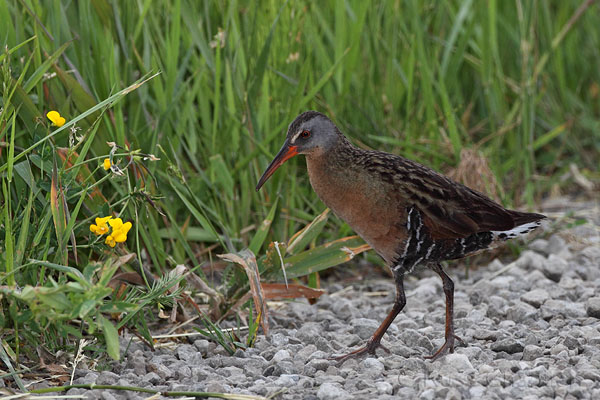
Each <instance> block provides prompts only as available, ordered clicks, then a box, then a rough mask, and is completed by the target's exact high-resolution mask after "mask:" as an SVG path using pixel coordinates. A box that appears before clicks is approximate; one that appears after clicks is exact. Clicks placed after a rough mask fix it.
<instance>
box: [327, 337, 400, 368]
mask: <svg viewBox="0 0 600 400" xmlns="http://www.w3.org/2000/svg"><path fill="white" fill-rule="evenodd" d="M378 347H381V348H382V349H383V350H385V352H386V353H388V354H389V353H390V351H389V350H388V348H387V347H385V346H384V345H382V344H381V342H380V341H379V340H373V338H371V339H369V341H368V342H367V343H366V344H365V345H364V346H362V347H360V348H358V349H356V350H354V351H352V352H350V353H348V354H344V355H343V356H338V357H330V358H328V360H330V361H337V362H339V363H342V362H344V361H346V360H347V359H349V358H352V357H358V356H361V355H363V354H365V353H369V354H375V350H376V349H377V348H378Z"/></svg>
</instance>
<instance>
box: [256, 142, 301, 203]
mask: <svg viewBox="0 0 600 400" xmlns="http://www.w3.org/2000/svg"><path fill="white" fill-rule="evenodd" d="M296 154H298V146H290V145H289V144H288V142H287V140H286V141H285V143H284V144H283V147H282V148H281V150H279V153H277V155H276V156H275V158H274V159H273V161H271V164H269V166H268V167H267V169H266V171H265V173H264V174H263V175H262V176H261V177H260V179H259V180H258V185H256V191H257V192H258V191H259V190H260V188H261V187H262V185H264V183H265V182H266V181H267V179H269V178H270V177H271V175H273V173H274V172H275V170H276V169H277V168H279V167H280V166H281V165H282V164H283V163H284V162H286V161H287V160H289V159H290V158H292V157H294V156H295V155H296Z"/></svg>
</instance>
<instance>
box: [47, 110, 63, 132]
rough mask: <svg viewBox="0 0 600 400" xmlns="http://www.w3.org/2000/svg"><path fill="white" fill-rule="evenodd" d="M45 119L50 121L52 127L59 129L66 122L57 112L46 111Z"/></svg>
mask: <svg viewBox="0 0 600 400" xmlns="http://www.w3.org/2000/svg"><path fill="white" fill-rule="evenodd" d="M46 117H48V119H49V120H50V121H52V125H54V126H58V127H59V128H60V127H61V126H63V125H64V124H65V122H67V120H66V119H64V118H63V117H61V116H60V114H59V113H58V111H48V114H46Z"/></svg>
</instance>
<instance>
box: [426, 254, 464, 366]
mask: <svg viewBox="0 0 600 400" xmlns="http://www.w3.org/2000/svg"><path fill="white" fill-rule="evenodd" d="M432 269H433V270H434V271H435V272H437V274H438V275H439V276H440V278H442V287H443V288H444V294H445V295H446V335H445V336H446V342H445V343H444V344H443V345H442V347H440V348H439V349H438V351H436V352H435V353H434V354H433V355H432V356H427V357H425V358H427V359H430V360H431V361H435V360H437V359H438V358H439V357H440V356H441V355H443V354H445V353H446V351H448V352H450V353H454V340H455V339H456V340H458V341H459V342H461V343H463V340H462V339H461V338H459V337H458V336H456V335H455V334H454V282H452V279H450V277H449V276H448V275H447V274H446V273H445V272H444V270H443V269H442V266H441V265H440V264H437V263H436V264H434V265H433V267H432Z"/></svg>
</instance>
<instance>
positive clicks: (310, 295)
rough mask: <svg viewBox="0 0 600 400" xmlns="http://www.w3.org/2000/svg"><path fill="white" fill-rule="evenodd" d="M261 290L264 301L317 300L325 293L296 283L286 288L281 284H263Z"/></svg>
mask: <svg viewBox="0 0 600 400" xmlns="http://www.w3.org/2000/svg"><path fill="white" fill-rule="evenodd" d="M262 289H263V293H264V296H265V299H267V300H270V299H296V298H299V297H305V298H307V299H317V298H319V297H321V295H322V294H323V293H325V291H324V290H323V289H313V288H309V287H308V286H304V285H299V284H296V283H292V284H289V285H288V287H287V288H286V287H285V284H283V283H263V284H262Z"/></svg>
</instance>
